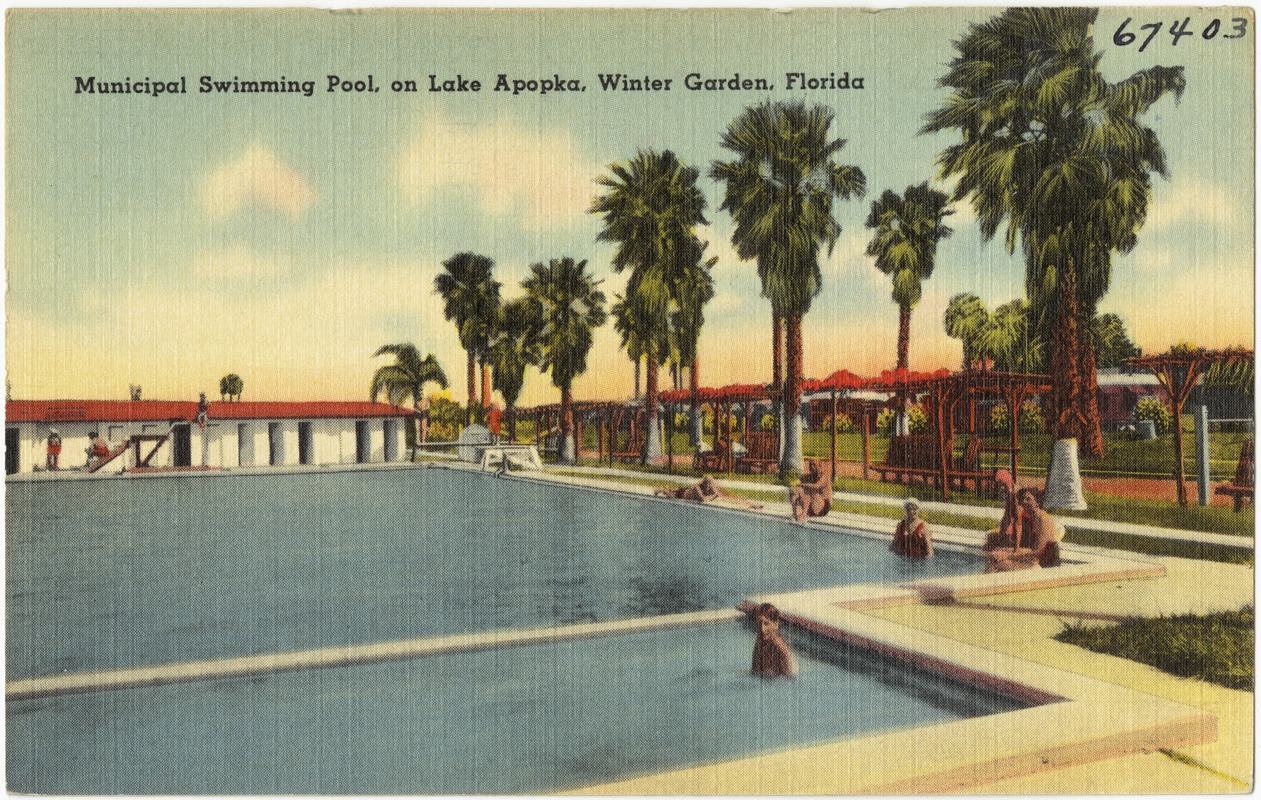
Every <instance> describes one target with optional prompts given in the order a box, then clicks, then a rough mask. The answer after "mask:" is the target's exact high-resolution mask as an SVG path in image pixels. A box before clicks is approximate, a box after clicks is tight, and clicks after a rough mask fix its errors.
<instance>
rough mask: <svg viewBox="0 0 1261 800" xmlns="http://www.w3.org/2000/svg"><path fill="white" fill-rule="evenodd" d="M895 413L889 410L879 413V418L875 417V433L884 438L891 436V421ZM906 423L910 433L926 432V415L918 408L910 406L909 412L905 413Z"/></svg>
mask: <svg viewBox="0 0 1261 800" xmlns="http://www.w3.org/2000/svg"><path fill="white" fill-rule="evenodd" d="M895 414H896V412H895V411H894V410H893V409H891V408H886V409H885V410H884V411H881V412H880V416H878V417H876V433H882V434H884V435H885V436H891V435H892V434H893V420H894V416H895ZM907 417H908V418H909V419H908V423H909V426H910V432H911V433H924V432H925V431H927V430H928V415H927V414H925V413H924V409H923V408H921V407H919V406H911V410H910V411H909V412H908V413H907Z"/></svg>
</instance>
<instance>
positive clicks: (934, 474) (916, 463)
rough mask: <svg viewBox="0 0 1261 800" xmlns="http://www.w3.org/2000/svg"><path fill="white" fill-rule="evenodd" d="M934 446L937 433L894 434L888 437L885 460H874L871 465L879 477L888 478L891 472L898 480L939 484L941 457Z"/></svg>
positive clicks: (937, 485)
mask: <svg viewBox="0 0 1261 800" xmlns="http://www.w3.org/2000/svg"><path fill="white" fill-rule="evenodd" d="M937 447H938V444H937V437H936V436H933V435H932V434H925V433H912V434H910V435H907V436H894V437H892V438H891V439H890V440H889V453H888V455H887V456H885V462H884V463H883V464H873V465H872V467H871V469H873V470H875V471H876V472H878V473H879V474H880V480H882V481H888V480H889V476H890V475H892V476H893V480H894V481H897V482H898V483H923V484H925V485H932V486H935V487H937V488H941V487H940V486H939V484H940V483H941V459H940V458H939V457H938V450H937Z"/></svg>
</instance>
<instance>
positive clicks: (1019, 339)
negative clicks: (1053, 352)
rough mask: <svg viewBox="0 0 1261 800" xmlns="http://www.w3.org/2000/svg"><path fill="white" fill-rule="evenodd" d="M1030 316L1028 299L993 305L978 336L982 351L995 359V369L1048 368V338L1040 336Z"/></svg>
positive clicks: (1029, 370)
mask: <svg viewBox="0 0 1261 800" xmlns="http://www.w3.org/2000/svg"><path fill="white" fill-rule="evenodd" d="M1029 317H1030V312H1029V303H1028V302H1027V301H1025V300H1023V299H1018V300H1012V301H1011V302H1010V303H1004V304H1002V305H1001V306H999V307H998V308H996V309H994V313H993V314H991V315H990V318H989V321H988V322H987V323H986V325H985V327H984V328H983V329H982V330H981V332H980V334H979V336H978V339H977V347H978V352H979V354H980V355H981V356H982V357H983V358H989V359H990V360H991V361H993V362H994V369H997V370H999V371H1001V372H1023V373H1027V374H1035V373H1036V374H1041V373H1043V372H1045V371H1046V370H1045V367H1044V365H1043V364H1044V361H1045V352H1046V342H1045V341H1043V340H1042V339H1040V338H1039V337H1038V336H1037V328H1036V326H1035V325H1033V324H1031V323H1030V319H1029Z"/></svg>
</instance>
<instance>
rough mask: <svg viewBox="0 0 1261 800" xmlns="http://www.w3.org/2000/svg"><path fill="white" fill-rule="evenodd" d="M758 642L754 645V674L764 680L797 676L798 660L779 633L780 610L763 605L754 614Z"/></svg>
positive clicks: (767, 604)
mask: <svg viewBox="0 0 1261 800" xmlns="http://www.w3.org/2000/svg"><path fill="white" fill-rule="evenodd" d="M753 619H754V623H755V624H756V625H757V641H755V642H754V643H753V669H752V671H753V674H754V675H759V676H761V677H763V678H781V677H782V678H792V677H796V675H797V659H796V658H794V657H793V654H792V650H789V649H788V643H787V642H785V641H784V637H783V636H781V635H780V633H779V609H778V608H776V607H775V606H774V605H772V604H771V603H762V604H761V605H759V606H758V607H757V611H756V612H755V614H754V618H753Z"/></svg>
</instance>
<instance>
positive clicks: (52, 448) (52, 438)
mask: <svg viewBox="0 0 1261 800" xmlns="http://www.w3.org/2000/svg"><path fill="white" fill-rule="evenodd" d="M60 461H61V434H60V433H58V432H57V431H55V430H51V431H49V432H48V456H47V459H46V461H45V466H46V467H48V469H50V470H54V469H61V464H60Z"/></svg>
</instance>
